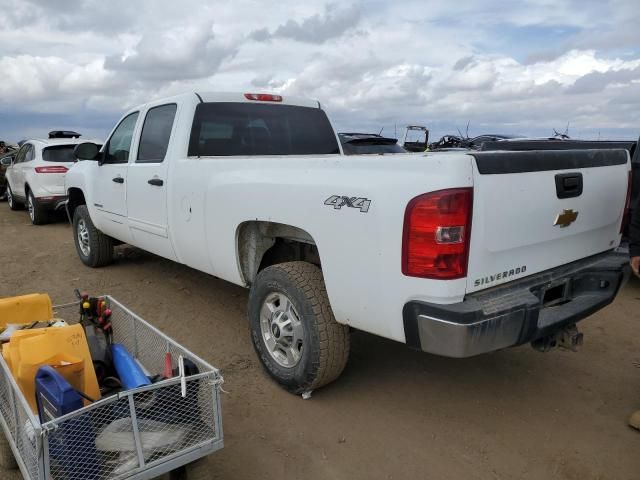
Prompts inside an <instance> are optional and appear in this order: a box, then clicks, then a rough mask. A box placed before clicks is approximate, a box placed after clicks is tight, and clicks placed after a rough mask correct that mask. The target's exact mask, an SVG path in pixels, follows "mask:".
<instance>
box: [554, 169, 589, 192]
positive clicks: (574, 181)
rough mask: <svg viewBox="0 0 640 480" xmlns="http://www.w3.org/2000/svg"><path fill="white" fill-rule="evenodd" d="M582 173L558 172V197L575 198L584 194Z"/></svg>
mask: <svg viewBox="0 0 640 480" xmlns="http://www.w3.org/2000/svg"><path fill="white" fill-rule="evenodd" d="M582 187H583V183H582V173H580V172H575V173H558V174H557V175H556V195H557V197H558V198H575V197H579V196H580V195H582Z"/></svg>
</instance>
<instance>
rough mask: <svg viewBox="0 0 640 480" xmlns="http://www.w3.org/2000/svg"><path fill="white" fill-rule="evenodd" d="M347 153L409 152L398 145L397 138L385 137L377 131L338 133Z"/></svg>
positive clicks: (379, 153) (380, 153)
mask: <svg viewBox="0 0 640 480" xmlns="http://www.w3.org/2000/svg"><path fill="white" fill-rule="evenodd" d="M338 138H339V139H340V143H341V144H342V151H343V152H344V154H345V155H365V154H368V155H376V154H377V155H382V154H385V153H407V151H406V150H405V149H404V148H402V147H401V146H400V145H398V139H397V138H390V137H383V136H381V135H377V134H375V133H338Z"/></svg>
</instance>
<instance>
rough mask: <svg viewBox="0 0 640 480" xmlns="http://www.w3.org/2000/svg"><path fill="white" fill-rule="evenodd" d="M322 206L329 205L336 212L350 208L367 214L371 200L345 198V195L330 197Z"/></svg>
mask: <svg viewBox="0 0 640 480" xmlns="http://www.w3.org/2000/svg"><path fill="white" fill-rule="evenodd" d="M324 204H325V205H331V206H332V207H333V208H334V209H336V210H340V209H341V208H342V207H351V208H357V209H358V210H360V211H361V212H362V213H367V212H368V211H369V206H370V205H371V200H369V199H368V198H359V197H347V196H346V195H331V196H330V197H329V198H327V199H326V200H325V201H324Z"/></svg>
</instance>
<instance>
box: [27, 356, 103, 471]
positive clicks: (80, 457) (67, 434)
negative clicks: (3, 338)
mask: <svg viewBox="0 0 640 480" xmlns="http://www.w3.org/2000/svg"><path fill="white" fill-rule="evenodd" d="M36 404H37V406H38V414H39V415H40V421H41V422H42V423H45V422H48V421H50V420H53V419H55V418H57V417H60V416H62V415H66V414H68V413H72V412H74V411H76V410H79V409H81V408H82V407H83V406H84V402H83V400H82V397H81V396H80V395H78V392H76V391H75V390H74V388H73V387H72V386H71V384H70V383H69V382H67V380H66V379H65V378H64V377H63V376H62V375H60V374H59V373H58V372H57V371H56V370H55V368H53V367H50V366H44V367H40V368H39V369H38V373H37V374H36ZM91 432H94V428H93V425H92V421H91V416H90V415H89V414H82V415H79V416H77V417H75V418H71V419H69V420H67V421H65V422H63V423H62V424H61V425H59V427H58V428H57V429H56V430H55V432H53V433H52V434H51V435H49V459H50V462H51V463H52V464H58V465H59V470H60V471H61V472H62V473H63V475H65V476H64V477H63V478H67V477H66V474H68V475H75V474H77V473H78V472H82V478H84V479H87V480H92V479H95V478H98V476H99V474H100V470H101V464H100V461H99V459H98V451H97V450H96V446H95V434H92V433H91ZM69 478H71V477H69Z"/></svg>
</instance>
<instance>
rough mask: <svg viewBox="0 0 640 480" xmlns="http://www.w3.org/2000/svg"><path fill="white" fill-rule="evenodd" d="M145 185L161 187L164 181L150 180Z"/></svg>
mask: <svg viewBox="0 0 640 480" xmlns="http://www.w3.org/2000/svg"><path fill="white" fill-rule="evenodd" d="M147 183H148V184H149V185H155V186H156V187H161V186H162V185H164V181H162V180H161V179H159V178H152V179H150V180H147Z"/></svg>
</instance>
